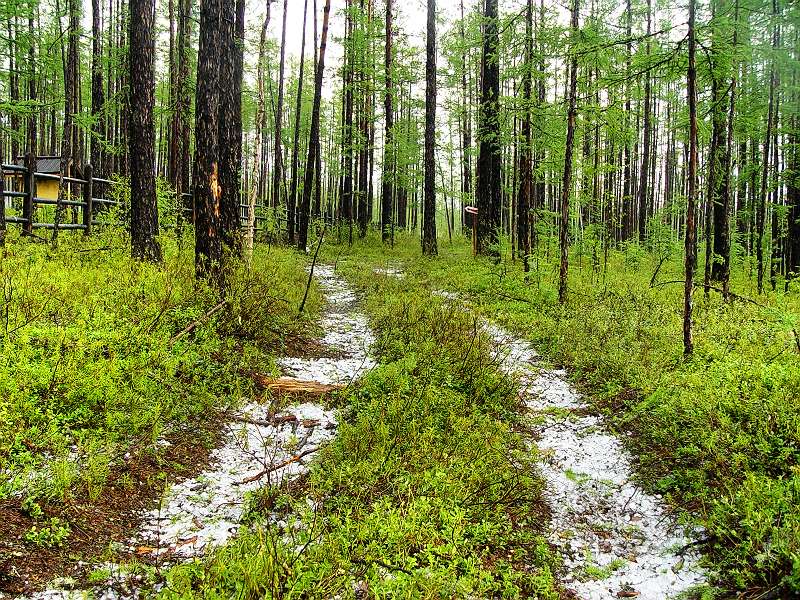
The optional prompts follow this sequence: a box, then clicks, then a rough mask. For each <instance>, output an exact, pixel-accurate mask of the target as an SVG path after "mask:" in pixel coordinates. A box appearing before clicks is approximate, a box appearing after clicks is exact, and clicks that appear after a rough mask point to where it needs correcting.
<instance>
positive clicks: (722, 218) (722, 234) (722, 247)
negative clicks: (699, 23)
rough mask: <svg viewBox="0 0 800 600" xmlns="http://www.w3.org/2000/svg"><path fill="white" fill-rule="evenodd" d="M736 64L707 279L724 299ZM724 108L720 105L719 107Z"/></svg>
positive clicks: (728, 262)
mask: <svg viewBox="0 0 800 600" xmlns="http://www.w3.org/2000/svg"><path fill="white" fill-rule="evenodd" d="M733 28H734V29H733V54H734V56H735V54H736V51H737V45H738V36H739V0H736V6H735V12H734V22H733ZM738 68H739V67H738V65H729V69H730V73H731V79H730V82H731V84H730V91H729V92H727V105H728V106H727V109H728V114H727V121H726V122H725V124H724V126H725V133H724V139H723V140H722V141H721V142H720V148H719V150H721V156H720V163H721V164H720V171H721V172H720V179H719V185H718V186H717V193H716V195H715V198H714V255H715V257H719V259H718V260H715V261H714V264H713V265H712V268H711V278H712V279H713V280H714V281H720V282H722V291H723V296H724V297H725V299H726V300H727V299H728V296H729V292H730V289H729V288H730V277H731V231H730V229H731V222H730V219H731V204H732V202H731V199H732V196H733V190H732V188H731V169H732V157H733V135H734V131H733V126H734V118H735V114H736V84H737V73H738ZM721 110H724V107H721Z"/></svg>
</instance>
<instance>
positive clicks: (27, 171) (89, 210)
mask: <svg viewBox="0 0 800 600" xmlns="http://www.w3.org/2000/svg"><path fill="white" fill-rule="evenodd" d="M7 175H16V176H17V177H20V178H22V191H12V190H6V189H5V184H6V176H7ZM83 177H84V178H83V179H80V178H77V177H66V176H64V177H63V178H62V177H61V175H57V174H52V173H37V172H36V158H35V157H34V156H33V155H32V154H28V155H27V156H26V157H25V164H24V165H23V166H20V165H2V169H0V227H2V228H3V229H4V228H5V226H6V224H9V225H20V226H21V227H22V233H23V235H33V230H34V229H54V228H55V224H54V223H48V222H36V220H35V216H36V210H35V209H36V207H37V206H57V205H58V200H52V199H50V198H40V197H38V196H37V195H36V187H37V185H36V184H37V182H38V181H47V180H49V181H62V179H63V182H64V183H65V184H69V185H70V186H73V189H74V186H77V187H80V194H74V195H71V196H70V197H69V198H68V199H67V200H64V201H63V202H62V205H63V206H64V207H71V208H75V209H80V211H81V217H82V218H81V220H80V221H79V222H74V223H59V225H58V228H59V229H60V230H62V229H63V230H70V229H72V230H83V232H84V234H85V235H91V233H92V228H93V227H94V226H95V225H98V224H99V222H98V221H97V220H96V219H95V216H96V210H97V208H100V207H102V206H120V205H121V204H122V203H121V202H118V201H116V200H111V199H108V198H95V196H94V192H95V186H96V185H106V186H111V185H113V184H114V182H113V181H111V180H108V179H101V178H99V177H93V176H92V167H91V165H86V166H85V167H84V168H83ZM76 196H77V197H79V198H81V199H80V200H76V199H75V197H76ZM6 198H12V199H13V198H19V199H21V200H22V216H7V215H6Z"/></svg>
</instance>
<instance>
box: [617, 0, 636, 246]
mask: <svg viewBox="0 0 800 600" xmlns="http://www.w3.org/2000/svg"><path fill="white" fill-rule="evenodd" d="M625 18H626V28H625V35H626V36H627V37H626V39H627V43H626V45H625V48H626V54H625V74H626V77H625V146H624V149H623V153H622V162H623V183H622V211H621V212H622V214H621V215H620V227H621V229H622V234H621V238H622V240H623V241H627V240H629V239H630V237H631V232H632V230H633V226H632V224H633V206H632V204H633V202H632V199H633V195H634V189H633V164H632V162H633V159H632V157H631V140H630V137H631V117H630V115H631V78H632V72H631V62H632V56H633V46H632V42H631V38H632V36H633V27H632V23H633V17H632V12H631V0H627V3H626V7H625Z"/></svg>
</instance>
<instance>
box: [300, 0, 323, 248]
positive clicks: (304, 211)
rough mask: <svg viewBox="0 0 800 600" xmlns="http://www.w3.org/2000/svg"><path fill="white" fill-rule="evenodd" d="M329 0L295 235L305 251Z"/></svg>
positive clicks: (317, 145)
mask: <svg viewBox="0 0 800 600" xmlns="http://www.w3.org/2000/svg"><path fill="white" fill-rule="evenodd" d="M330 12H331V0H325V6H324V8H323V9H322V35H321V39H320V44H319V56H318V58H317V65H316V73H315V82H314V106H313V108H312V110H311V135H310V139H309V144H308V160H307V161H306V172H305V182H304V183H303V203H302V205H301V207H300V228H299V230H298V235H297V247H298V248H299V249H300V250H302V251H305V250H306V247H307V246H308V222H309V213H310V210H311V193H312V188H313V187H314V175H315V173H314V171H316V170H317V169H314V168H311V165H316V164H317V158H318V156H319V145H320V144H319V112H320V105H321V102H322V80H323V76H324V73H325V48H326V46H327V44H328V21H329V19H330Z"/></svg>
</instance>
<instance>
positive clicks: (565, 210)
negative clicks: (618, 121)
mask: <svg viewBox="0 0 800 600" xmlns="http://www.w3.org/2000/svg"><path fill="white" fill-rule="evenodd" d="M571 14H572V17H571V20H570V38H571V39H570V45H569V48H570V55H571V56H570V62H569V91H568V92H567V95H568V98H567V139H566V145H565V149H564V175H563V179H562V181H561V226H560V229H559V236H558V238H559V248H560V249H561V262H560V266H559V276H558V301H559V302H560V303H561V304H564V303H566V301H567V280H568V276H569V204H570V202H569V199H570V195H571V193H572V159H573V152H574V145H575V122H576V120H577V115H578V104H577V95H578V34H579V30H578V16H579V14H580V2H579V0H572V11H571Z"/></svg>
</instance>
